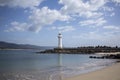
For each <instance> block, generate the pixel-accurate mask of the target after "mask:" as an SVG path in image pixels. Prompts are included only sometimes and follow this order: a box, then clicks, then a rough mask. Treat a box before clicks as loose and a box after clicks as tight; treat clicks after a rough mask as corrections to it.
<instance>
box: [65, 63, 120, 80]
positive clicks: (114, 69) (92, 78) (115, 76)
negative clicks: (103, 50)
mask: <svg viewBox="0 0 120 80" xmlns="http://www.w3.org/2000/svg"><path fill="white" fill-rule="evenodd" d="M63 80H120V63H116V64H113V65H112V66H108V67H106V68H104V69H100V70H97V71H94V72H89V73H86V74H81V75H79V76H74V77H69V78H66V79H63Z"/></svg>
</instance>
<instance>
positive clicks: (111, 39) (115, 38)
mask: <svg viewBox="0 0 120 80" xmlns="http://www.w3.org/2000/svg"><path fill="white" fill-rule="evenodd" d="M119 34H120V32H117V33H116V34H114V32H102V33H101V32H98V31H93V32H87V33H82V34H79V35H75V36H72V38H73V39H77V40H82V41H83V43H84V42H85V44H90V45H95V44H94V43H96V44H98V45H110V46H116V45H120V44H119V40H120V36H119ZM81 44H82V43H81Z"/></svg>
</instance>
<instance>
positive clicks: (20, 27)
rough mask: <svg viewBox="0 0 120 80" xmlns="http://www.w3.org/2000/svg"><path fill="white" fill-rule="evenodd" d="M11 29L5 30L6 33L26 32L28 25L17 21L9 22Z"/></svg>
mask: <svg viewBox="0 0 120 80" xmlns="http://www.w3.org/2000/svg"><path fill="white" fill-rule="evenodd" d="M10 24H11V28H9V29H8V30H5V31H6V32H11V31H26V30H27V29H28V28H29V27H30V25H28V24H27V23H19V22H17V21H14V22H11V23H10Z"/></svg>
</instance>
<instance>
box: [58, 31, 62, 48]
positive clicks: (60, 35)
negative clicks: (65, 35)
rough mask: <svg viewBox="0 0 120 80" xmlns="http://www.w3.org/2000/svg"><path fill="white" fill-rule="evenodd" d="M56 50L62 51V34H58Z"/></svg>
mask: <svg viewBox="0 0 120 80" xmlns="http://www.w3.org/2000/svg"><path fill="white" fill-rule="evenodd" d="M58 48H59V49H62V34H61V33H59V34H58Z"/></svg>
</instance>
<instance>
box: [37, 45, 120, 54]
mask: <svg viewBox="0 0 120 80" xmlns="http://www.w3.org/2000/svg"><path fill="white" fill-rule="evenodd" d="M99 52H103V53H111V52H120V48H119V47H107V46H96V47H77V48H62V49H60V48H54V49H48V50H45V51H41V52H38V53H62V54H94V53H99Z"/></svg>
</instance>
